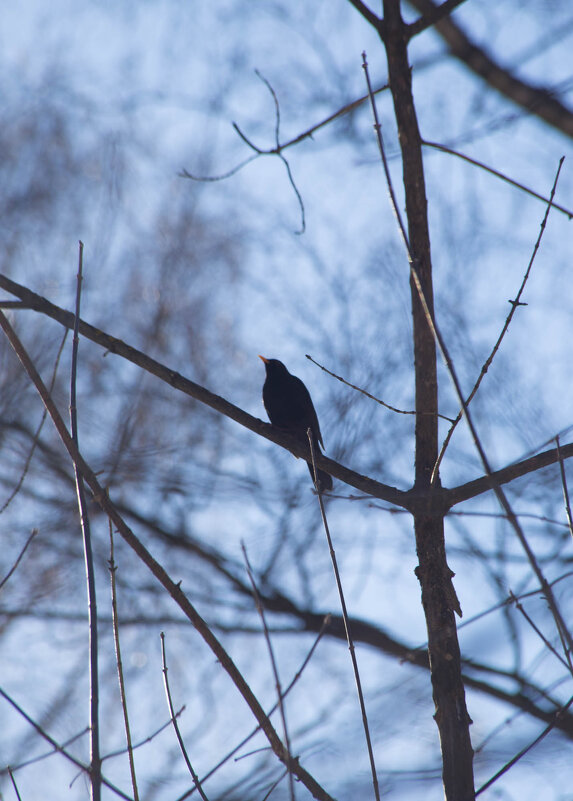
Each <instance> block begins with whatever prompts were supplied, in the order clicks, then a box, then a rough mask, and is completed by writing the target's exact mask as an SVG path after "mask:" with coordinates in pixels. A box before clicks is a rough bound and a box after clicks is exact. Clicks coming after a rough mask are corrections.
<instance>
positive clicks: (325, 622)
mask: <svg viewBox="0 0 573 801" xmlns="http://www.w3.org/2000/svg"><path fill="white" fill-rule="evenodd" d="M329 625H330V615H326V617H325V618H324V620H323V622H322V626H321V629H320V631H319V632H318V634H317V636H316V639H315V640H314V642H313V644H312V646H311V647H310V649H309V652H308V654H307V655H306V657H305V658H304V660H303V662H302V664H301V666H300V668H299V669H298V670H297V672H296V673H295V675H294V676H293V678H292V680H291V682H290V684H289V685H288V687H287V688H286V690H285V691H284V692H283V694H282V697H283V698H286V697H287V695H288V694H289V693H290V691H291V690H292V688H293V687H294V686H295V684H296V683H297V681H298V680H299V679H300V677H301V676H302V674H303V672H304V670H305V668H306V666H307V665H308V663H309V662H310V660H311V658H312V656H313V654H314V652H315V650H316V648H317V647H318V643H319V642H320V640H321V639H322V637H323V635H324V633H325V631H326V629H327V628H328V626H329ZM278 706H279V702H278V701H276V702H275V703H274V704H273V706H272V707H271V708H270V709H269V711H268V712H267V715H268V717H269V718H270V717H271V715H272V714H273V712H275V711H276V710H277V709H278ZM260 730H261V727H260V726H255V728H254V729H253V730H252V731H251V732H250V734H247V736H246V737H244V738H243V739H242V740H241V742H240V743H239V744H238V745H236V746H235V747H234V748H233V749H232V750H231V751H229V753H228V754H226V756H224V757H223V759H221V760H220V761H219V762H217V764H216V765H215V766H214V767H213V768H211V770H210V771H209V772H208V773H206V774H205V775H204V776H203V778H202V779H201V781H202V782H205V781H207V779H210V778H211V776H213V774H215V773H216V772H217V771H218V770H219V769H220V768H222V767H223V765H224V764H225V763H226V762H228V761H229V760H230V759H232V758H233V757H234V756H235V754H236V753H237V752H238V751H240V750H241V748H244V746H245V745H246V744H247V743H248V742H249V740H252V739H253V737H254V736H255V735H256V734H257V732H259V731H260ZM193 792H194V790H190V791H188V792H186V793H185V794H184V795H182V796H179V798H178V799H177V801H185V799H186V798H189V796H190V795H191V794H192V793H193Z"/></svg>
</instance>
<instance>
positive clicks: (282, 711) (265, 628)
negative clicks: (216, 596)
mask: <svg viewBox="0 0 573 801" xmlns="http://www.w3.org/2000/svg"><path fill="white" fill-rule="evenodd" d="M241 549H242V551H243V557H244V559H245V565H246V566H247V575H248V576H249V581H250V582H251V587H252V590H253V598H254V600H255V605H256V607H257V612H258V613H259V615H260V618H261V623H262V624H263V633H264V636H265V642H266V644H267V650H268V652H269V658H270V660H271V667H272V671H273V676H274V679H275V689H276V691H277V700H278V705H279V711H280V716H281V722H282V725H283V736H284V746H285V765H286V766H287V771H288V775H289V790H290V797H291V801H294V797H295V796H294V777H293V774H292V771H291V769H290V764H291V761H292V751H291V747H290V737H289V733H288V726H287V720H286V710H285V705H284V702H283V691H282V688H281V680H280V676H279V669H278V665H277V660H276V658H275V652H274V648H273V644H272V642H271V635H270V633H269V629H268V626H267V620H266V617H265V610H264V608H263V603H262V601H261V596H260V595H259V591H258V589H257V585H256V582H255V577H254V576H253V569H252V567H251V563H250V562H249V556H248V554H247V549H246V547H245V543H244V542H241Z"/></svg>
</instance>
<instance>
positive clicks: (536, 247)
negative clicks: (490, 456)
mask: <svg viewBox="0 0 573 801" xmlns="http://www.w3.org/2000/svg"><path fill="white" fill-rule="evenodd" d="M564 158H565V156H562V157H561V159H560V161H559V166H558V167H557V172H556V174H555V180H554V181H553V187H552V189H551V194H550V196H549V200H548V201H547V208H546V209H545V215H544V217H543V220H542V221H541V227H540V231H539V235H538V237H537V241H536V242H535V245H534V247H533V253H532V254H531V258H530V259H529V264H528V265H527V270H526V271H525V275H524V276H523V281H522V282H521V286H520V287H519V291H518V293H517V295H516V296H515V300H510V301H509V303H510V304H511V310H510V312H509V314H508V315H507V318H506V320H505V323H504V325H503V328H502V329H501V333H500V335H499V337H498V338H497V342H496V343H495V345H494V346H493V348H492V351H491V353H490V354H489V356H488V357H487V359H486V360H485V363H484V365H483V367H482V368H481V372H480V374H479V376H478V379H477V381H476V383H475V384H474V387H473V389H472V391H471V392H470V394H469V395H468V397H467V400H466V406H469V404H470V403H471V402H472V400H473V398H474V396H475V394H476V392H477V391H478V389H479V385H480V384H481V382H482V379H483V378H484V376H485V374H486V373H487V371H488V370H489V368H490V366H491V363H492V361H493V360H494V357H495V355H496V353H497V351H498V350H499V346H500V345H501V341H502V339H503V338H504V336H505V334H506V332H507V329H508V328H509V324H510V323H511V321H512V319H513V315H514V314H515V312H516V310H517V308H518V307H519V306H525V305H526V304H525V303H522V302H521V296H522V295H523V290H524V289H525V284H526V283H527V279H528V278H529V274H530V272H531V268H532V267H533V262H534V261H535V257H536V255H537V251H538V250H539V245H540V244H541V238H542V236H543V233H544V231H545V226H546V225H547V218H548V217H549V212H550V210H551V207H552V204H553V198H554V197H555V190H556V189H557V181H558V180H559V173H560V172H561V167H562V166H563V160H564ZM462 415H463V409H460V411H459V414H458V416H457V417H456V419H455V420H454V422H453V425H452V426H451V428H450V430H449V431H448V433H447V435H446V438H445V440H444V443H443V445H442V448H441V450H440V453H439V455H438V458H437V459H436V464H435V465H434V469H433V470H432V477H431V483H432V484H434V483H435V481H436V479H437V477H438V471H439V469H440V464H441V463H442V459H443V458H444V453H445V452H446V448H447V447H448V444H449V442H450V440H451V438H452V435H453V433H454V431H455V429H456V426H457V424H458V423H459V422H460V420H461V419H462Z"/></svg>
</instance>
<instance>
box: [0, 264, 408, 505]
mask: <svg viewBox="0 0 573 801" xmlns="http://www.w3.org/2000/svg"><path fill="white" fill-rule="evenodd" d="M0 289H4V290H6V291H7V292H10V293H11V294H13V295H16V296H17V297H19V298H20V299H21V300H22V301H23V302H24V305H23V306H22V307H21V308H26V309H33V310H34V311H37V312H40V313H41V314H45V315H47V316H48V317H51V318H52V319H53V320H57V321H58V322H59V323H61V324H62V325H64V326H66V328H71V329H73V327H74V315H73V313H72V312H68V311H66V310H65V309H62V308H60V307H59V306H55V305H54V304H53V303H50V301H48V300H46V298H43V297H42V296H41V295H37V294H36V293H35V292H32V291H31V290H29V289H27V288H26V287H24V286H21V285H20V284H17V283H16V282H15V281H12V280H11V279H10V278H8V277H7V276H5V275H1V274H0ZM79 330H80V333H81V334H82V335H83V336H84V337H86V338H87V339H90V340H91V341H92V342H95V343H96V344H98V345H100V346H101V347H103V348H105V349H106V350H107V351H109V352H110V353H115V354H117V355H118V356H121V357H122V358H124V359H127V360H128V361H130V362H132V363H133V364H136V365H138V367H141V368H142V369H143V370H146V371H147V372H148V373H152V374H153V375H155V376H157V378H160V379H161V380H162V381H165V382H166V383H167V384H169V385H170V386H172V387H174V388H175V389H178V390H180V391H181V392H184V393H185V394H186V395H189V396H190V397H192V398H195V400H198V401H200V402H201V403H204V404H205V405H206V406H209V407H210V408H212V409H214V410H215V411H217V412H220V413H221V414H224V415H225V416H226V417H229V418H231V420H234V421H235V422H236V423H239V424H240V425H242V426H244V427H245V428H248V429H249V430H250V431H253V432H254V433H255V434H259V435H260V436H262V437H265V438H266V439H269V440H271V442H274V443H276V444H277V445H281V446H282V447H283V448H287V449H288V450H289V451H291V453H294V455H295V456H299V457H301V458H303V459H304V458H307V457H308V456H309V453H308V449H307V448H306V447H305V445H304V444H301V443H300V442H299V441H297V439H296V437H294V436H292V435H291V434H288V433H287V432H284V431H281V430H280V429H278V428H276V427H275V426H272V425H270V424H269V423H264V422H263V421H262V420H259V419H258V417H253V416H252V415H250V414H248V412H244V411H243V410H242V409H240V408H239V407H238V406H235V405H234V404H232V403H230V402H229V401H227V400H225V398H222V397H221V396H220V395H215V393H213V392H210V391H209V390H208V389H206V388H205V387H202V386H201V385H200V384H196V383H195V382H194V381H190V380H189V379H188V378H184V377H183V376H182V375H180V374H179V373H178V372H176V371H175V370H171V369H170V368H169V367H166V366H165V365H163V364H161V363H160V362H158V361H156V360H155V359H152V358H151V357H150V356H147V355H146V354H145V353H142V352H141V351H139V350H137V349H136V348H132V347H131V346H130V345H127V344H126V343H125V342H123V341H122V340H121V339H116V338H115V337H112V336H110V335H109V334H106V333H105V332H104V331H100V329H99V328H95V326H93V325H90V324H89V323H86V322H84V321H83V320H80V327H79ZM316 462H317V464H318V466H319V467H323V468H324V469H325V470H326V471H327V472H328V473H330V474H331V475H332V476H334V477H335V478H338V479H340V481H344V482H345V483H346V484H350V485H351V486H353V487H355V488H356V489H358V490H360V491H361V492H365V493H367V494H369V495H373V496H374V497H376V498H380V499H381V500H384V501H388V502H389V503H395V504H397V505H399V506H403V505H405V504H406V503H407V502H408V494H407V493H406V492H404V491H402V490H399V489H396V488H395V487H390V486H388V485H386V484H382V483H380V482H379V481H375V480H374V479H372V478H368V477H367V476H363V475H361V474H360V473H356V472H355V471H353V470H350V469H348V468H347V467H344V466H343V465H340V464H339V463H338V462H335V461H334V460H333V459H328V458H327V457H326V456H324V455H322V454H318V455H317V459H316Z"/></svg>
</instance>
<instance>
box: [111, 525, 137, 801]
mask: <svg viewBox="0 0 573 801" xmlns="http://www.w3.org/2000/svg"><path fill="white" fill-rule="evenodd" d="M113 552H114V548H113V526H112V524H111V520H110V521H109V574H110V579H111V612H112V617H113V640H114V643H115V660H116V664H117V675H118V680H119V694H120V696H121V708H122V710H123V724H124V727H125V739H126V741H127V755H128V759H129V770H130V773H131V786H132V787H133V797H134V799H135V801H139V792H138V790H137V777H136V775H135V760H134V757H133V745H132V742H131V728H130V726H129V714H128V710H127V696H126V692H125V680H124V674H123V662H122V659H121V647H120V643H119V614H118V611H117V587H116V582H115V574H116V571H117V566H116V564H115V560H114V553H113Z"/></svg>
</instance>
